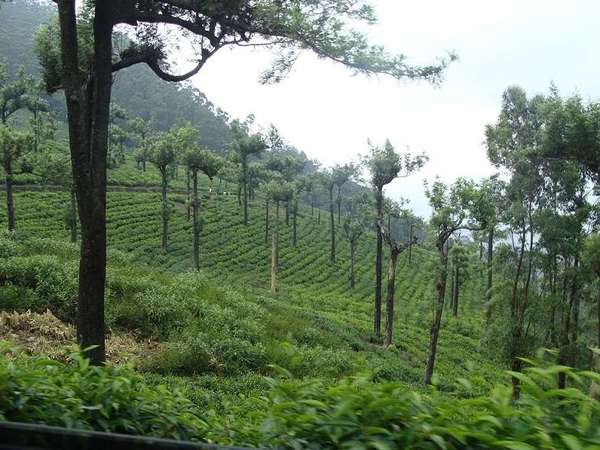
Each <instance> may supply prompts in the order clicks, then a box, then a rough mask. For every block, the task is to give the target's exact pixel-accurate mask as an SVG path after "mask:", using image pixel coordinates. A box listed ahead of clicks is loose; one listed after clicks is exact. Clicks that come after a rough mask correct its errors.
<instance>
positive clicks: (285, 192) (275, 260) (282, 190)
mask: <svg viewBox="0 0 600 450" xmlns="http://www.w3.org/2000/svg"><path fill="white" fill-rule="evenodd" d="M265 191H266V194H267V195H268V196H269V197H270V198H271V200H272V201H273V202H275V204H276V205H277V206H276V214H275V225H274V226H273V228H272V232H271V294H273V295H275V294H277V292H278V287H277V272H278V271H279V205H280V203H281V202H288V201H290V199H291V198H292V195H293V192H294V187H293V185H292V184H291V183H288V182H287V181H270V182H269V183H268V184H267V185H266V187H265Z"/></svg>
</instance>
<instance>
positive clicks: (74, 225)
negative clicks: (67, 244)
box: [71, 187, 77, 243]
mask: <svg viewBox="0 0 600 450" xmlns="http://www.w3.org/2000/svg"><path fill="white" fill-rule="evenodd" d="M76 214H77V194H76V192H75V188H74V187H73V188H71V215H72V217H73V220H72V221H71V242H73V243H75V242H77V216H76Z"/></svg>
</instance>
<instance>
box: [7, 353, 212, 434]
mask: <svg viewBox="0 0 600 450" xmlns="http://www.w3.org/2000/svg"><path fill="white" fill-rule="evenodd" d="M0 353H1V354H2V356H1V357H0V420H9V421H15V422H34V423H45V424H48V425H55V426H61V427H67V428H78V429H93V430H98V431H110V432H117V433H127V434H142V435H149V436H160V437H168V438H175V439H198V436H202V435H203V431H204V430H205V427H206V424H205V422H204V421H203V420H202V419H201V418H200V416H199V414H198V412H197V410H196V408H195V407H194V405H193V404H192V403H191V402H190V401H189V400H188V399H186V398H184V397H183V396H182V395H181V394H179V393H178V391H176V390H175V391H174V390H171V389H169V390H168V389H166V388H165V387H160V386H159V387H155V388H152V389H151V388H149V387H148V386H147V385H146V384H145V383H144V382H143V379H142V377H141V376H140V375H138V374H136V373H135V372H133V371H132V370H131V369H129V368H122V367H114V366H110V365H107V366H104V367H101V368H100V367H94V366H90V365H89V364H88V361H87V360H86V359H84V358H82V357H81V356H80V355H79V353H73V355H72V357H71V361H70V362H68V363H63V362H58V361H52V360H50V359H47V358H42V357H37V358H33V357H27V356H24V355H23V354H20V353H18V352H17V351H14V350H10V349H8V348H6V347H5V348H0Z"/></svg>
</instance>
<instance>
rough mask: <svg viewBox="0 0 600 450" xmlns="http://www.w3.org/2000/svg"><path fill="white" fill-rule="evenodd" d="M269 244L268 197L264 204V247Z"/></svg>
mask: <svg viewBox="0 0 600 450" xmlns="http://www.w3.org/2000/svg"><path fill="white" fill-rule="evenodd" d="M268 242H269V197H267V200H266V204H265V245H267V243H268Z"/></svg>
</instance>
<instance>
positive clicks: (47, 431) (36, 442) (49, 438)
mask: <svg viewBox="0 0 600 450" xmlns="http://www.w3.org/2000/svg"><path fill="white" fill-rule="evenodd" d="M0 449H1V450H250V449H242V448H235V447H221V446H218V445H210V444H200V443H196V442H184V441H175V440H170V439H159V438H151V437H144V436H131V435H126V434H116V433H104V432H98V431H87V430H73V429H68V428H60V427H51V426H47V425H38V424H29V423H16V422H0Z"/></svg>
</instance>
